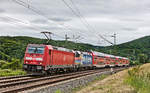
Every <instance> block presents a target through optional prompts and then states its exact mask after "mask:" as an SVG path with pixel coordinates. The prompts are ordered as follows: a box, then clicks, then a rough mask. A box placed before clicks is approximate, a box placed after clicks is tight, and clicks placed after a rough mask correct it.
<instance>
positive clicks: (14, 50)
mask: <svg viewBox="0 0 150 93" xmlns="http://www.w3.org/2000/svg"><path fill="white" fill-rule="evenodd" d="M46 42H47V40H45V39H39V38H33V37H23V36H17V37H9V36H2V37H0V60H6V61H11V58H17V59H22V58H23V56H24V52H25V49H26V46H27V44H44V43H46ZM49 44H51V45H54V46H60V47H66V48H69V49H78V50H82V51H85V50H98V48H100V47H97V46H93V45H90V44H82V43H73V42H70V41H67V42H66V41H54V40H51V41H50V42H49Z"/></svg>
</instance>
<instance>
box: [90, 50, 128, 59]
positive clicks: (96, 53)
mask: <svg viewBox="0 0 150 93" xmlns="http://www.w3.org/2000/svg"><path fill="white" fill-rule="evenodd" d="M92 53H93V54H94V55H97V56H102V57H111V58H120V59H127V60H128V58H126V57H120V56H114V55H110V54H105V53H101V52H96V51H92Z"/></svg>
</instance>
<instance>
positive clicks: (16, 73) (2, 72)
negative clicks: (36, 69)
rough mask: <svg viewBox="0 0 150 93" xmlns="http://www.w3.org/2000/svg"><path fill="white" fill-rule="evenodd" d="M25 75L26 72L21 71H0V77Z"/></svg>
mask: <svg viewBox="0 0 150 93" xmlns="http://www.w3.org/2000/svg"><path fill="white" fill-rule="evenodd" d="M25 74H26V72H24V71H22V70H11V69H0V77H3V76H16V75H25Z"/></svg>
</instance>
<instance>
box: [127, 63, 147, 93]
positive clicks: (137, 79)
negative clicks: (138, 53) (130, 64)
mask: <svg viewBox="0 0 150 93" xmlns="http://www.w3.org/2000/svg"><path fill="white" fill-rule="evenodd" d="M128 74H129V76H128V77H127V79H126V80H125V82H126V83H127V84H129V85H131V86H132V87H133V88H134V89H135V91H136V92H138V93H150V73H148V72H143V71H142V68H141V67H140V66H138V67H135V68H133V69H131V70H129V71H128Z"/></svg>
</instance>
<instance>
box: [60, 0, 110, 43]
mask: <svg viewBox="0 0 150 93" xmlns="http://www.w3.org/2000/svg"><path fill="white" fill-rule="evenodd" d="M62 1H63V2H64V3H65V4H66V5H67V6H68V8H70V9H71V11H73V13H74V14H75V15H76V16H78V17H79V18H80V19H83V21H84V22H85V23H84V24H85V25H86V27H88V28H91V29H92V31H96V30H95V29H94V28H93V27H92V26H91V25H90V24H89V23H88V21H87V20H86V19H85V18H84V16H83V15H82V14H81V12H80V10H79V8H78V7H77V6H76V4H75V3H74V1H73V0H70V2H71V3H72V5H73V6H74V8H75V10H76V12H77V13H76V12H75V11H74V10H73V8H72V7H70V6H69V4H68V3H67V2H66V1H65V0H62ZM89 31H91V30H89ZM99 36H100V38H102V39H103V40H105V41H106V42H108V43H110V44H112V45H113V43H112V42H111V41H109V40H108V39H106V38H105V37H103V35H101V34H99Z"/></svg>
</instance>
